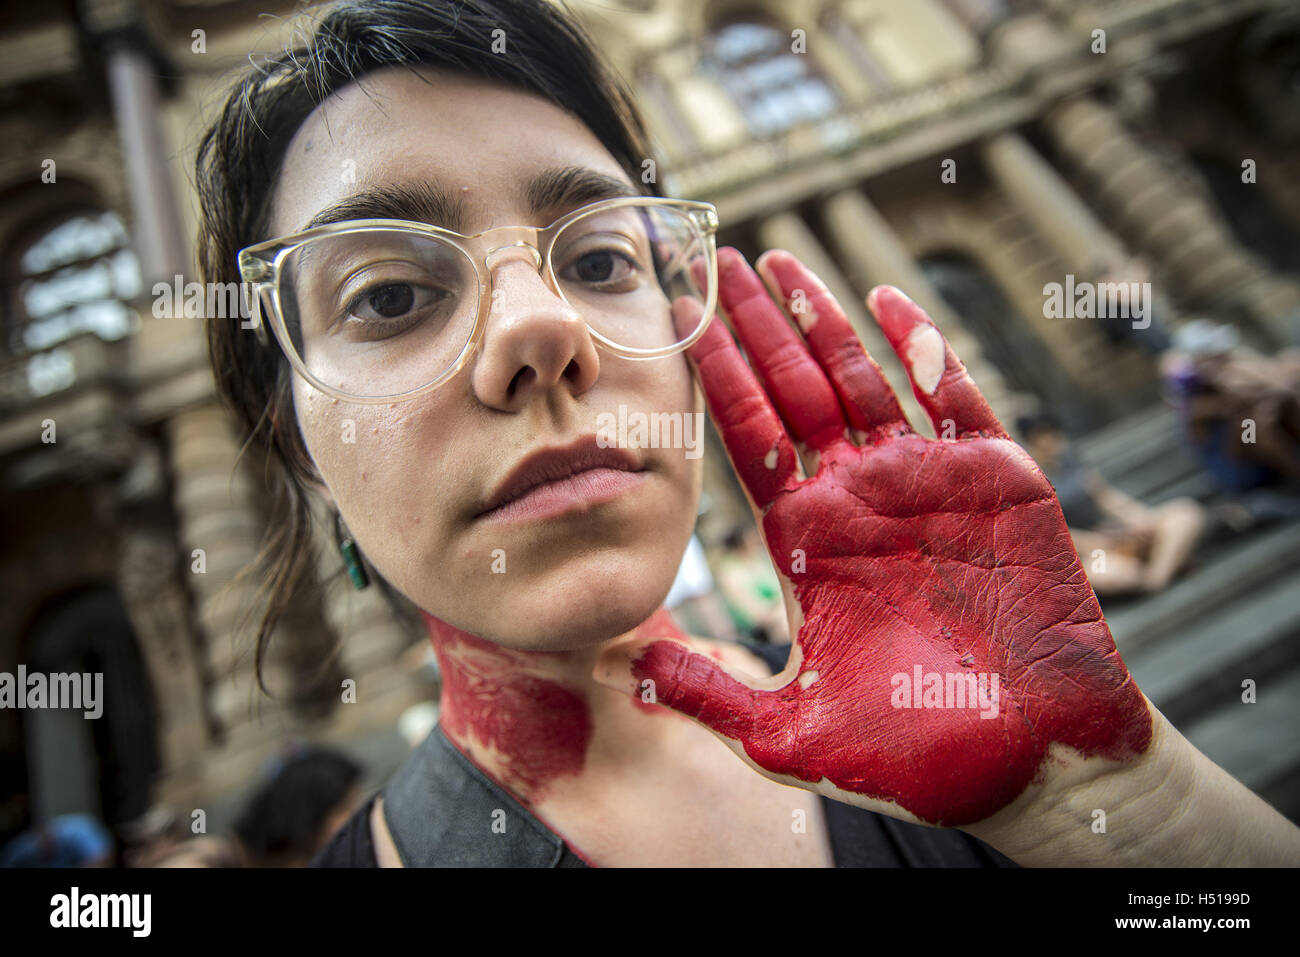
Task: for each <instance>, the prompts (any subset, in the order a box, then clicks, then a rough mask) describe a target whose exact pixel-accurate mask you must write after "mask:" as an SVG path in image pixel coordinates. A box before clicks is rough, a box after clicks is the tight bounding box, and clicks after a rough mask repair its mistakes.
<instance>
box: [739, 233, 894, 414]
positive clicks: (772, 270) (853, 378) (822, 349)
mask: <svg viewBox="0 0 1300 957" xmlns="http://www.w3.org/2000/svg"><path fill="white" fill-rule="evenodd" d="M757 267H758V272H759V273H760V274H761V275H762V276H763V278H764V279H765V280H767V283H768V285H769V286H770V287H771V288H772V291H773V293H774V294H775V295H778V296H780V297H781V301H782V302H783V303H784V304H785V306H786V308H787V309H788V310H789V311H790V314H791V315H792V316H793V317H794V321H795V322H796V323H798V325H799V329H800V331H802V332H803V335H804V339H805V341H807V343H808V350H809V351H810V352H811V353H812V356H813V358H814V359H816V360H817V362H818V363H819V364H820V365H821V367H822V369H823V370H825V372H826V376H827V378H828V379H830V381H831V384H832V385H833V386H834V387H835V390H836V391H837V392H838V393H839V396H840V401H841V402H842V403H843V405H844V411H845V414H846V415H847V416H848V420H849V424H850V425H851V426H853V428H855V429H857V430H859V431H861V432H867V433H875V434H876V435H877V436H884V435H898V434H900V433H902V432H910V431H911V430H912V429H911V426H910V425H909V424H908V422H907V417H906V416H905V415H904V414H903V410H902V408H901V407H900V406H899V404H898V397H897V396H895V395H894V390H893V389H892V388H890V386H889V382H888V381H887V380H886V379H885V376H884V373H882V372H881V371H880V366H878V365H876V361H875V360H874V359H872V358H871V356H870V355H869V354H868V353H867V350H866V349H865V348H864V347H863V345H862V340H861V339H859V338H858V334H857V333H856V332H854V331H853V326H852V325H851V324H850V323H849V320H848V317H847V316H845V315H844V310H843V309H841V308H840V305H839V303H837V302H836V301H835V297H834V296H832V295H831V293H830V290H829V289H827V288H826V286H825V285H824V284H823V283H822V281H821V280H820V279H818V278H817V276H816V275H815V274H814V273H813V272H812V270H810V269H809V268H808V267H807V266H805V265H804V264H803V263H801V262H800V261H799V260H798V259H796V258H795V257H794V256H793V255H791V254H790V253H788V252H786V251H785V250H783V249H773V250H769V251H768V252H765V253H764V254H763V255H762V256H760V257H759V259H758V263H757Z"/></svg>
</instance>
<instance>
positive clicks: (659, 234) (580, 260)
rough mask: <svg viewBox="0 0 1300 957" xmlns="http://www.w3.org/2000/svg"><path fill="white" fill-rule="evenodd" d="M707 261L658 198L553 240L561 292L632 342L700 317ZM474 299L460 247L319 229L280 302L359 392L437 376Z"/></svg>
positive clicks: (450, 357)
mask: <svg viewBox="0 0 1300 957" xmlns="http://www.w3.org/2000/svg"><path fill="white" fill-rule="evenodd" d="M707 263H708V241H707V239H706V237H705V236H704V234H703V233H702V232H701V230H700V229H699V228H698V226H697V225H696V224H695V222H694V220H693V219H692V218H691V217H690V216H689V215H688V214H687V213H686V212H685V211H683V210H680V209H677V208H673V207H666V206H665V207H660V206H618V207H612V208H605V209H596V210H593V211H592V212H591V213H588V214H587V215H584V216H581V217H579V218H577V219H575V220H573V221H571V222H570V223H568V224H566V225H565V226H564V227H563V228H562V229H561V230H560V232H559V233H558V234H556V236H555V240H554V244H553V245H552V248H551V268H552V270H553V273H554V276H555V281H556V285H557V286H558V288H559V291H560V294H561V295H562V296H563V297H564V299H565V300H566V301H567V302H568V303H569V304H570V305H571V306H573V307H574V309H575V310H576V311H577V313H578V314H579V316H581V317H582V319H584V320H585V321H586V322H587V324H588V326H589V327H590V328H591V329H592V330H593V331H594V332H595V333H597V334H599V335H600V336H603V337H604V338H605V339H607V340H608V341H609V342H611V343H613V344H614V345H615V346H618V347H622V348H624V349H634V350H657V349H665V348H669V347H672V346H675V345H677V344H678V343H680V342H683V341H685V340H687V339H689V338H690V337H691V335H692V334H693V333H694V332H695V330H696V328H697V327H698V324H699V322H700V321H702V320H703V318H704V306H705V303H706V301H707V299H708V288H707V287H708V283H709V281H710V280H709V270H708V268H707ZM683 298H685V299H688V300H694V303H681V302H679V300H682V299H683ZM673 304H676V305H677V306H678V310H677V321H676V322H674V318H673V310H672V305H673ZM479 305H480V303H479V284H478V273H477V272H476V270H475V268H474V263H473V262H472V261H471V260H470V258H469V256H468V254H467V253H466V252H465V251H463V250H462V249H461V248H460V247H459V246H457V245H455V244H454V243H452V242H450V241H447V240H444V239H441V238H438V237H435V236H430V235H425V234H420V233H415V232H410V231H406V230H401V229H394V228H376V229H365V230H358V231H352V232H346V233H336V234H332V235H327V236H321V237H318V238H316V239H313V240H311V241H310V242H308V243H304V244H303V245H301V246H299V247H297V248H296V249H294V250H293V251H292V252H290V253H289V254H288V255H287V256H286V257H285V261H284V263H283V265H282V268H281V275H280V310H281V312H282V314H283V317H284V321H285V326H286V328H287V330H288V332H289V338H290V341H291V342H292V344H293V347H294V349H295V350H297V352H298V356H299V358H300V359H301V361H302V363H303V365H304V366H305V367H306V368H307V370H308V371H309V372H310V373H311V374H312V375H314V376H315V377H316V378H318V379H319V380H320V381H322V382H324V383H325V384H327V385H330V386H333V387H335V388H337V389H340V390H341V391H343V392H347V393H349V394H351V395H356V396H361V397H379V396H389V395H399V394H401V393H404V392H409V391H411V390H413V389H418V388H420V387H421V386H423V385H427V384H428V383H430V382H432V381H434V380H435V379H437V378H438V377H439V376H441V375H443V374H444V373H445V372H446V371H447V370H448V369H450V368H451V367H452V366H453V365H455V363H456V361H457V359H458V358H459V357H460V355H461V353H462V351H463V350H464V348H465V346H466V345H467V344H468V342H469V340H470V337H471V336H472V334H473V331H474V324H475V319H476V318H477V315H478V311H479ZM696 305H698V308H696ZM683 317H689V318H687V319H686V320H685V321H683Z"/></svg>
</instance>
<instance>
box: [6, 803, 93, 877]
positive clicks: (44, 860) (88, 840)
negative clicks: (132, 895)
mask: <svg viewBox="0 0 1300 957" xmlns="http://www.w3.org/2000/svg"><path fill="white" fill-rule="evenodd" d="M112 866H113V835H112V834H110V833H109V830H108V828H106V827H105V826H104V825H103V824H102V823H101V822H100V821H99V820H98V819H97V818H96V817H95V816H94V815H91V814H60V815H59V816H58V817H55V818H52V819H50V820H49V821H48V822H46V823H45V824H44V825H42V826H40V827H33V828H29V829H28V830H26V831H24V832H23V833H22V834H19V835H18V836H17V837H15V838H14V839H13V840H11V841H10V842H9V843H8V844H6V845H5V846H4V848H3V849H0V867H112Z"/></svg>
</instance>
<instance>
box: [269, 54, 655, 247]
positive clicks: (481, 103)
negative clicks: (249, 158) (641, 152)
mask: <svg viewBox="0 0 1300 957" xmlns="http://www.w3.org/2000/svg"><path fill="white" fill-rule="evenodd" d="M571 167H585V168H588V169H591V170H593V171H596V172H599V173H604V174H607V175H609V176H612V177H615V178H617V179H619V180H622V181H623V182H626V183H629V184H630V183H631V180H630V179H629V178H628V176H627V174H626V173H625V172H624V171H623V169H622V168H621V167H620V166H619V165H618V163H617V162H616V161H615V160H614V158H613V156H611V155H610V153H609V151H608V150H606V149H605V147H604V146H603V145H602V144H601V142H600V140H599V139H597V138H596V136H595V134H594V133H592V132H591V130H589V129H588V128H587V127H586V125H585V124H584V123H583V122H582V121H581V120H579V119H578V118H577V117H575V116H574V115H572V114H571V113H568V112H567V111H565V110H562V109H560V108H559V107H557V106H556V105H554V104H553V103H551V102H550V101H548V100H546V99H544V98H542V97H540V96H538V95H536V94H532V93H529V92H526V91H523V90H518V89H515V88H512V87H509V86H505V85H501V84H497V83H493V82H492V81H489V80H484V79H480V78H477V77H467V76H462V75H459V74H455V73H450V72H446V71H441V70H432V69H420V70H418V71H416V70H410V69H406V68H397V67H394V68H388V69H384V70H379V71H376V72H375V73H372V74H369V75H367V76H365V77H363V78H362V79H361V80H359V81H357V82H354V83H351V84H349V85H348V86H346V87H344V88H342V89H340V90H339V91H338V92H336V93H334V94H333V95H332V96H330V97H329V98H328V99H326V100H325V101H324V102H323V103H321V104H320V105H319V106H318V107H316V109H314V110H313V111H312V112H311V114H309V115H308V117H307V118H306V119H305V120H304V121H303V123H302V125H301V126H300V127H299V128H298V131H297V132H296V133H295V134H294V136H293V139H292V140H291V141H290V143H289V147H288V149H287V150H286V151H285V157H284V162H283V164H282V166H281V171H280V175H279V179H278V182H277V184H276V189H275V194H274V198H273V201H272V207H271V231H272V234H273V235H277V236H279V235H285V234H288V233H292V232H296V231H298V230H300V229H302V228H304V227H305V226H306V225H307V223H308V222H309V221H310V220H311V219H312V217H314V216H316V215H317V214H318V213H320V212H321V211H322V210H325V209H327V208H328V207H331V206H334V205H336V204H339V203H342V202H344V201H346V200H348V199H349V198H350V197H353V196H356V195H357V194H359V193H362V192H365V191H366V190H368V189H375V188H383V187H386V186H403V187H409V188H413V189H423V188H426V187H429V186H433V187H436V188H437V189H438V190H440V191H442V192H444V193H447V194H449V195H451V196H453V197H455V199H456V200H457V201H458V202H460V203H462V204H463V206H464V210H465V222H463V223H462V224H461V225H462V227H463V228H462V231H477V230H480V229H487V228H491V227H492V226H496V225H505V224H506V223H507V222H510V223H513V222H520V223H522V222H524V219H518V218H516V217H519V216H522V215H524V214H525V213H526V210H527V206H528V203H527V197H526V196H525V188H526V185H527V183H528V182H529V181H530V180H531V179H532V178H534V177H535V176H536V175H537V173H538V171H539V170H542V169H548V168H555V169H558V168H571ZM633 192H640V190H636V189H634V190H633ZM541 225H544V224H541Z"/></svg>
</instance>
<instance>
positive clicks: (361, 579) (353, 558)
mask: <svg viewBox="0 0 1300 957" xmlns="http://www.w3.org/2000/svg"><path fill="white" fill-rule="evenodd" d="M334 529H335V532H336V534H337V536H338V540H339V551H340V552H342V553H343V564H344V565H346V566H347V569H348V577H349V578H351V579H352V585H353V587H355V588H356V590H357V591H361V589H363V588H365V587H367V586H368V585H369V584H370V576H369V575H367V574H366V566H365V565H364V564H363V563H362V561H361V553H360V552H359V551H357V543H356V542H354V541H352V536H351V535H348V534H345V533H344V531H343V516H342V515H340V514H338V513H337V512H335V513H334Z"/></svg>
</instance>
